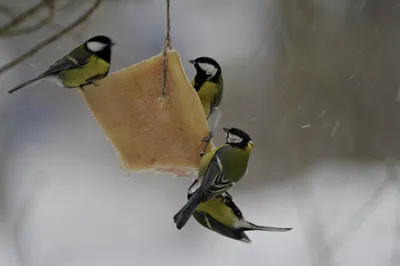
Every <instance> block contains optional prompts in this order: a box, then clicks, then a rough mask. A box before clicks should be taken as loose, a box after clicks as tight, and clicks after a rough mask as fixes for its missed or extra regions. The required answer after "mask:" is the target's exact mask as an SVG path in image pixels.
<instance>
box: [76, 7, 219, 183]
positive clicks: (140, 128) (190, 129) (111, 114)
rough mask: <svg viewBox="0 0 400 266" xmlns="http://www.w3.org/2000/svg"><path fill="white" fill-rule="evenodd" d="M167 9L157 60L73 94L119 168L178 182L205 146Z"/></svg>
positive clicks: (204, 129)
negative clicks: (166, 175)
mask: <svg viewBox="0 0 400 266" xmlns="http://www.w3.org/2000/svg"><path fill="white" fill-rule="evenodd" d="M169 6H170V1H169V0H167V34H166V39H165V44H164V46H163V49H162V52H161V53H160V54H158V55H156V56H154V57H152V58H149V59H147V60H145V61H142V62H139V63H137V64H135V65H132V66H130V67H128V68H125V69H122V70H119V71H117V72H114V73H111V74H109V75H108V76H107V77H106V78H104V79H102V80H101V81H98V82H97V86H94V85H91V86H87V87H85V92H82V91H80V90H79V89H78V91H80V92H81V95H82V97H83V98H84V100H85V101H86V103H87V105H88V106H89V109H90V111H91V112H92V113H93V115H94V117H95V118H96V120H97V122H98V123H99V124H100V126H101V127H102V128H103V130H104V131H105V133H106V135H107V137H108V139H109V140H110V141H111V143H112V144H113V146H114V147H115V148H116V150H117V153H119V156H120V158H121V162H122V163H121V166H122V167H123V168H125V169H127V170H132V171H138V170H151V171H157V172H164V173H172V174H175V175H177V176H183V175H187V174H188V173H190V172H192V171H193V170H196V169H197V168H198V165H199V162H200V152H201V151H202V149H203V147H204V145H205V143H203V142H201V139H202V138H203V137H205V136H207V135H208V133H209V129H208V124H207V120H206V117H205V115H204V111H203V108H202V105H201V102H200V100H199V98H198V96H197V93H196V92H195V90H194V89H193V87H192V86H191V84H190V82H189V80H188V78H187V77H186V74H185V72H184V70H183V67H182V62H181V59H180V56H179V53H178V52H177V51H176V50H174V49H173V48H172V46H171V38H170V22H169V21H170V18H169ZM212 147H213V145H210V146H208V147H207V150H209V149H211V148H212Z"/></svg>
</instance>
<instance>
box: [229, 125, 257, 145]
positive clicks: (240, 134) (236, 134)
mask: <svg viewBox="0 0 400 266" xmlns="http://www.w3.org/2000/svg"><path fill="white" fill-rule="evenodd" d="M223 130H224V131H225V133H226V144H229V145H232V146H235V147H238V148H246V147H247V145H248V144H251V145H252V146H253V141H252V140H251V138H250V136H249V135H248V134H247V133H246V132H244V131H243V130H241V129H239V128H234V127H232V128H223Z"/></svg>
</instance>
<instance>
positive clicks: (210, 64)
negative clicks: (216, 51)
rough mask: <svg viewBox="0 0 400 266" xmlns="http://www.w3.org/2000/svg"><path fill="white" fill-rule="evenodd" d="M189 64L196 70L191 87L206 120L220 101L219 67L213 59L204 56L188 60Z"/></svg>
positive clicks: (220, 76) (221, 82)
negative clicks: (199, 102)
mask: <svg viewBox="0 0 400 266" xmlns="http://www.w3.org/2000/svg"><path fill="white" fill-rule="evenodd" d="M189 63H191V64H193V65H194V67H195V68H196V76H195V77H194V79H193V80H192V86H193V88H194V89H195V90H196V92H197V95H198V96H199V98H200V101H201V104H202V105H203V109H204V114H205V115H206V118H207V119H208V118H209V117H210V116H211V115H212V114H213V113H214V111H215V110H217V108H218V106H219V105H220V104H221V101H222V96H223V91H224V81H223V78H222V69H221V66H220V65H219V64H218V62H217V61H215V60H214V59H212V58H210V57H204V56H203V57H198V58H196V59H194V60H189Z"/></svg>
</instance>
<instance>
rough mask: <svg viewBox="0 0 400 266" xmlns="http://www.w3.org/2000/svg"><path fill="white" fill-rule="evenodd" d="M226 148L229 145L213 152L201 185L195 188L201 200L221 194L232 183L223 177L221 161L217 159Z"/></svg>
mask: <svg viewBox="0 0 400 266" xmlns="http://www.w3.org/2000/svg"><path fill="white" fill-rule="evenodd" d="M228 149H230V147H229V146H224V147H222V148H220V149H219V150H218V151H217V152H215V154H214V156H213V158H212V159H211V160H210V163H209V164H208V168H207V171H206V172H205V174H204V177H203V179H202V182H201V185H200V187H199V188H198V189H197V191H198V193H199V194H200V198H201V200H202V201H203V202H204V201H208V200H210V199H213V198H215V197H216V196H219V195H221V194H222V193H224V192H225V191H226V190H228V189H229V188H230V187H232V185H233V184H232V182H230V181H229V180H227V179H225V176H224V172H223V169H221V167H222V165H220V163H221V161H220V159H219V156H221V154H222V153H223V152H225V151H227V150H228ZM219 161H220V162H219Z"/></svg>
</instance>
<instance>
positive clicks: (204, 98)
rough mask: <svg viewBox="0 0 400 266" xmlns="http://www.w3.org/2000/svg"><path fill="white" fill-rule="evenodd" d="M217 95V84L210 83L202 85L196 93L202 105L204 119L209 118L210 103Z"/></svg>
mask: <svg viewBox="0 0 400 266" xmlns="http://www.w3.org/2000/svg"><path fill="white" fill-rule="evenodd" d="M217 93H219V88H218V84H216V83H214V82H210V81H206V82H204V84H203V85H202V86H201V87H200V89H199V90H198V91H197V95H198V96H199V98H200V101H201V104H202V105H203V109H204V113H205V115H206V117H209V116H210V112H211V103H212V101H213V100H214V97H215V96H216V95H217Z"/></svg>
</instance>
